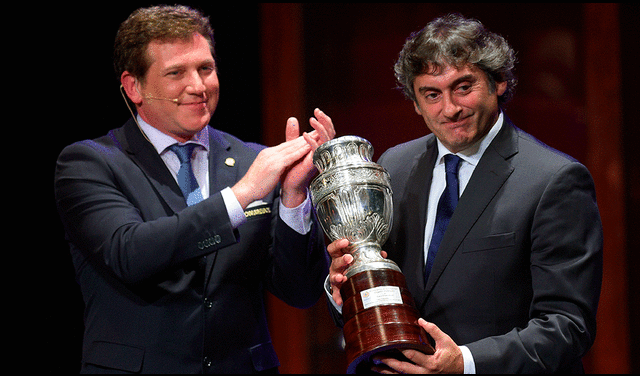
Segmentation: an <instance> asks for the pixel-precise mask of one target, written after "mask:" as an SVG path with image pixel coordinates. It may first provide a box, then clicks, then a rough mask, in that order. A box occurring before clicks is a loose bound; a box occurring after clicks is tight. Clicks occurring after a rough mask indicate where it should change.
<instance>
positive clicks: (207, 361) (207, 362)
mask: <svg viewBox="0 0 640 376" xmlns="http://www.w3.org/2000/svg"><path fill="white" fill-rule="evenodd" d="M202 364H203V365H204V366H205V367H211V364H212V363H211V359H209V357H207V356H205V357H204V358H203V359H202Z"/></svg>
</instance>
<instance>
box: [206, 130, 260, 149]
mask: <svg viewBox="0 0 640 376" xmlns="http://www.w3.org/2000/svg"><path fill="white" fill-rule="evenodd" d="M209 134H210V137H211V138H213V139H214V140H216V141H217V142H219V143H220V144H222V145H223V146H224V147H225V148H233V149H235V150H238V151H246V152H248V153H251V154H256V155H257V154H258V153H259V152H260V151H261V150H263V149H266V148H267V147H266V146H265V145H262V144H258V143H255V142H247V141H242V140H241V139H239V138H238V137H236V136H234V135H232V134H230V133H227V132H224V131H221V130H218V129H215V128H209Z"/></svg>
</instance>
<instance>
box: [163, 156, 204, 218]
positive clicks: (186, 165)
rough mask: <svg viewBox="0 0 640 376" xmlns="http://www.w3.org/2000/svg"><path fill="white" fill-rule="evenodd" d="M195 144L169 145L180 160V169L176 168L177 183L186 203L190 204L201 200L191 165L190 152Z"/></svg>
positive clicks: (200, 193)
mask: <svg viewBox="0 0 640 376" xmlns="http://www.w3.org/2000/svg"><path fill="white" fill-rule="evenodd" d="M196 146H197V145H196V144H186V145H178V144H174V145H171V146H169V150H171V151H172V152H174V153H176V155H177V156H178V159H179V160H180V170H178V185H179V186H180V190H181V191H182V194H183V195H184V198H185V200H186V201H187V205H188V206H191V205H194V204H197V203H198V202H200V201H202V200H203V197H202V192H201V191H200V187H199V186H198V181H197V180H196V176H195V175H194V174H193V168H192V167H191V154H193V149H195V147H196Z"/></svg>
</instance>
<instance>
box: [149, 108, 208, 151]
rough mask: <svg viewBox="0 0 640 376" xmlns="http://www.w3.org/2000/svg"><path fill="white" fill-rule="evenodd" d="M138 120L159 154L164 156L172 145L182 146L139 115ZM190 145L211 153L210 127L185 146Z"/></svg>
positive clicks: (203, 129) (205, 128) (197, 134)
mask: <svg viewBox="0 0 640 376" xmlns="http://www.w3.org/2000/svg"><path fill="white" fill-rule="evenodd" d="M137 120H138V124H139V125H140V130H141V131H142V132H143V133H144V134H145V135H146V136H147V138H148V139H149V142H151V144H152V145H153V147H154V148H155V149H156V151H157V152H158V154H162V153H163V152H164V151H165V150H166V149H167V148H168V147H169V146H171V145H175V144H180V143H178V142H176V140H175V139H174V138H173V137H171V136H169V135H168V134H165V133H162V132H160V131H159V130H158V129H157V128H155V127H153V126H152V125H150V124H149V123H147V122H146V121H144V120H142V117H140V115H137ZM189 143H192V144H197V145H200V146H202V147H203V148H205V150H207V151H209V127H208V126H206V127H204V128H202V130H201V131H200V132H198V133H196V134H195V135H194V136H193V138H192V139H191V140H189V141H187V142H185V144H189ZM183 145H184V144H183Z"/></svg>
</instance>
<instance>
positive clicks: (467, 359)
mask: <svg viewBox="0 0 640 376" xmlns="http://www.w3.org/2000/svg"><path fill="white" fill-rule="evenodd" d="M460 351H462V360H463V361H464V373H465V374H467V375H475V373H476V363H475V362H474V361H473V355H471V350H469V348H468V347H467V346H460Z"/></svg>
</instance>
